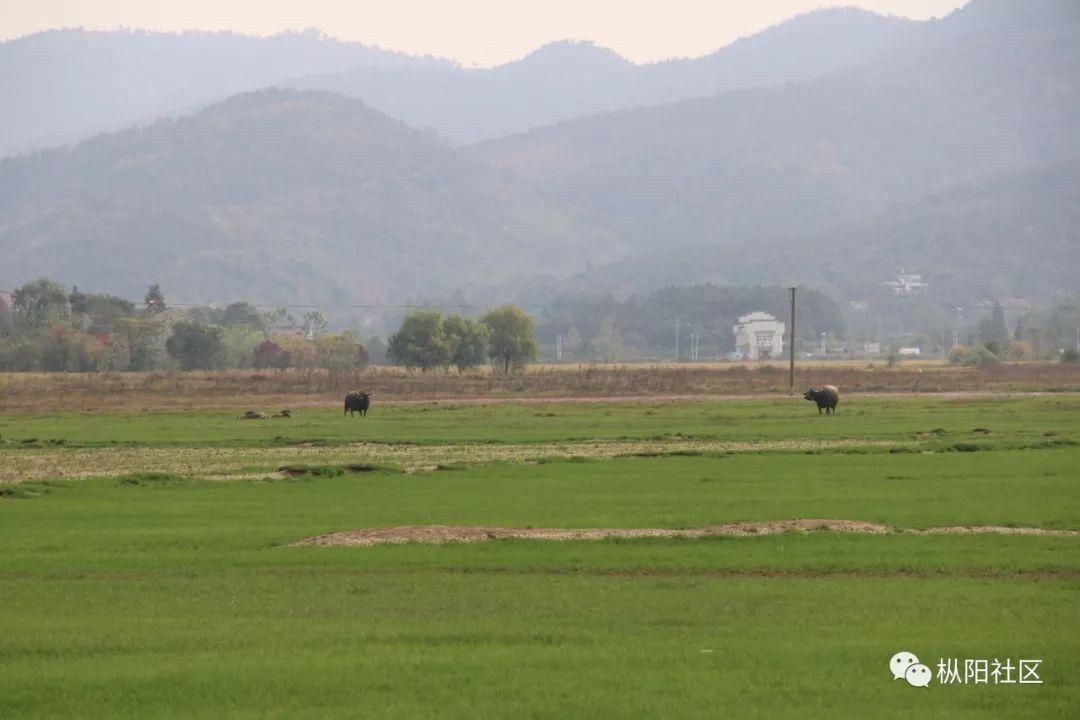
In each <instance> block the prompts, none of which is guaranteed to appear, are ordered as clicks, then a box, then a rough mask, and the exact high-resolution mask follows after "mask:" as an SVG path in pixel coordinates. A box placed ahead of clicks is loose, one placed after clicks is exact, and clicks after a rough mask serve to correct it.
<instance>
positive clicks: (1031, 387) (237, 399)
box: [0, 361, 1080, 411]
mask: <svg viewBox="0 0 1080 720" xmlns="http://www.w3.org/2000/svg"><path fill="white" fill-rule="evenodd" d="M825 383H828V384H832V385H836V386H838V387H840V388H841V390H842V391H843V392H844V393H851V392H889V393H895V392H924V393H930V392H933V393H939V392H1010V391H1044V390H1051V391H1062V390H1069V391H1077V390H1080V365H1069V364H1065V363H1020V364H1009V363H1002V364H1000V365H995V366H988V367H986V368H981V369H979V368H967V367H958V366H955V365H947V364H941V363H934V362H921V361H916V362H905V363H903V364H902V365H901V366H900V367H896V368H886V367H880V366H878V367H871V366H868V365H867V364H865V363H843V362H833V363H828V364H820V365H802V364H800V366H799V370H798V384H799V386H800V387H804V386H817V385H822V384H825ZM357 388H358V389H370V390H374V391H375V402H376V404H379V403H382V402H388V401H428V400H436V399H438V400H446V399H460V400H465V399H475V400H483V401H485V402H494V401H498V400H500V399H515V400H519V401H520V400H525V399H532V400H534V401H539V400H543V399H547V400H552V399H576V400H581V399H587V398H599V399H613V398H621V397H625V398H629V397H636V398H649V399H652V400H657V399H664V398H671V399H674V398H701V397H705V396H721V397H722V396H734V395H737V396H746V395H759V394H768V395H777V394H782V393H786V392H787V372H786V369H785V368H783V367H781V366H779V365H759V366H753V365H741V364H731V363H713V364H685V363H680V364H677V365H674V364H658V365H657V364H653V365H647V364H641V365H572V366H569V365H559V366H538V367H531V368H529V370H528V372H525V373H521V374H514V375H511V376H503V375H497V374H492V373H490V372H488V371H486V370H477V371H470V372H467V373H449V374H436V375H432V374H423V373H419V372H408V371H405V370H403V369H401V368H386V367H379V368H371V369H368V370H362V371H349V372H330V371H324V370H294V371H292V370H291V371H286V372H275V371H250V370H232V371H222V372H186V373H181V372H162V373H0V410H35V411H45V410H57V411H59V410H97V409H105V408H113V409H135V408H140V409H143V408H145V409H151V408H153V409H165V410H168V409H179V408H185V409H193V408H207V407H246V406H248V405H249V404H250V403H251V400H252V398H259V400H260V401H261V402H263V404H265V405H266V406H267V407H294V406H296V407H302V406H304V405H305V404H321V403H323V402H326V403H330V402H339V401H340V400H341V394H342V393H344V392H346V391H348V390H351V389H357Z"/></svg>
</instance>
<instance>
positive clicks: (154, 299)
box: [143, 283, 167, 315]
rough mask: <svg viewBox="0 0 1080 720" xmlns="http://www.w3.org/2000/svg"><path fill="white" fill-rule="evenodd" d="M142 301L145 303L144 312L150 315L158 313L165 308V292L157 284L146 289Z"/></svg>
mask: <svg viewBox="0 0 1080 720" xmlns="http://www.w3.org/2000/svg"><path fill="white" fill-rule="evenodd" d="M143 301H144V302H145V303H146V312H147V313H149V314H151V315H153V314H155V313H159V312H161V311H162V310H164V309H165V308H166V307H167V305H165V292H164V291H163V290H162V289H161V286H160V285H158V284H157V283H154V284H153V285H151V286H150V287H149V288H147V289H146V295H145V296H144V297H143Z"/></svg>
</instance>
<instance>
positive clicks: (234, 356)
mask: <svg viewBox="0 0 1080 720" xmlns="http://www.w3.org/2000/svg"><path fill="white" fill-rule="evenodd" d="M262 341H263V334H262V331H260V330H257V329H256V328H253V327H251V326H250V325H246V324H240V325H233V326H231V327H226V328H225V329H224V330H223V331H222V332H221V361H222V364H223V365H224V366H225V367H228V368H249V367H251V364H252V362H253V361H254V355H255V348H257V347H258V346H259V343H261V342H262Z"/></svg>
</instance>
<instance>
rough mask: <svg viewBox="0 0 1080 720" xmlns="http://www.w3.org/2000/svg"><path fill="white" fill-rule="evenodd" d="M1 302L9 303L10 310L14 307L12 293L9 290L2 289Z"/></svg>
mask: <svg viewBox="0 0 1080 720" xmlns="http://www.w3.org/2000/svg"><path fill="white" fill-rule="evenodd" d="M0 303H3V304H4V305H7V306H8V310H10V309H11V308H12V304H11V293H9V292H8V291H7V290H0Z"/></svg>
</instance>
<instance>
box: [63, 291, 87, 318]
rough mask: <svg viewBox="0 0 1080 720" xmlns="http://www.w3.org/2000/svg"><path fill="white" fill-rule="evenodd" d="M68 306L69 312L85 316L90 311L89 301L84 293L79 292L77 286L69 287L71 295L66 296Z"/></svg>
mask: <svg viewBox="0 0 1080 720" xmlns="http://www.w3.org/2000/svg"><path fill="white" fill-rule="evenodd" d="M68 304H69V305H70V306H71V312H73V313H79V314H80V315H85V314H86V313H87V312H89V311H90V300H89V298H88V297H87V296H86V294H85V293H81V292H79V286H78V285H72V286H71V294H70V295H68Z"/></svg>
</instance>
